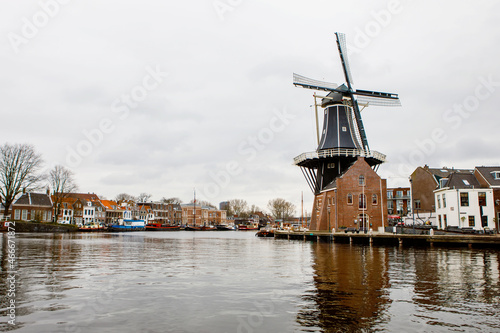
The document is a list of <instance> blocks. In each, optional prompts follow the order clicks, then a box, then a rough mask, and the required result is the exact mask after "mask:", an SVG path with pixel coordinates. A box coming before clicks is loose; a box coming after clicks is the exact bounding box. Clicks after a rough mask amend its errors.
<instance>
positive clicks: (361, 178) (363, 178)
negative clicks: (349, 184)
mask: <svg viewBox="0 0 500 333" xmlns="http://www.w3.org/2000/svg"><path fill="white" fill-rule="evenodd" d="M358 182H359V185H362V186H364V185H365V176H363V175H360V176H359V179H358Z"/></svg>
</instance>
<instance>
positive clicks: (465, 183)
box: [462, 179, 470, 186]
mask: <svg viewBox="0 0 500 333" xmlns="http://www.w3.org/2000/svg"><path fill="white" fill-rule="evenodd" d="M462 181H463V182H464V185H466V186H470V183H469V181H468V180H467V179H462Z"/></svg>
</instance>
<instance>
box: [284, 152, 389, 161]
mask: <svg viewBox="0 0 500 333" xmlns="http://www.w3.org/2000/svg"><path fill="white" fill-rule="evenodd" d="M338 156H346V157H349V156H351V157H370V158H375V159H377V160H379V161H382V162H385V157H386V156H385V155H384V154H382V153H379V152H378V151H374V150H372V151H365V150H360V149H347V148H334V149H324V150H320V151H313V152H308V153H302V154H300V155H299V156H297V157H295V158H294V159H293V163H294V164H300V163H301V162H303V161H306V160H312V159H320V158H328V157H338Z"/></svg>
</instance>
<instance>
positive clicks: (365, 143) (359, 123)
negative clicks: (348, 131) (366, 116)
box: [351, 95, 370, 151]
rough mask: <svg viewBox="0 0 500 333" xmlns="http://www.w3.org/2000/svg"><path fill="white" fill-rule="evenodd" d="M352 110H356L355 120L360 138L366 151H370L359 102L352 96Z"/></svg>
mask: <svg viewBox="0 0 500 333" xmlns="http://www.w3.org/2000/svg"><path fill="white" fill-rule="evenodd" d="M351 100H352V108H353V110H354V118H355V119H356V125H357V127H358V131H359V136H360V137H361V143H362V144H363V148H364V149H365V150H366V151H369V150H370V147H369V146H368V139H367V138H366V132H365V127H364V126H363V121H362V120H361V111H359V106H358V102H357V101H356V100H355V99H354V95H351Z"/></svg>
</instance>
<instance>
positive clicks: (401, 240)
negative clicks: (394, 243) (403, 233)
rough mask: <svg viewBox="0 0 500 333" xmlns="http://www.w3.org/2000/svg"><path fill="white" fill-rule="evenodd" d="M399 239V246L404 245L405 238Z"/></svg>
mask: <svg viewBox="0 0 500 333" xmlns="http://www.w3.org/2000/svg"><path fill="white" fill-rule="evenodd" d="M398 241H399V246H402V245H403V239H402V238H398Z"/></svg>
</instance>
